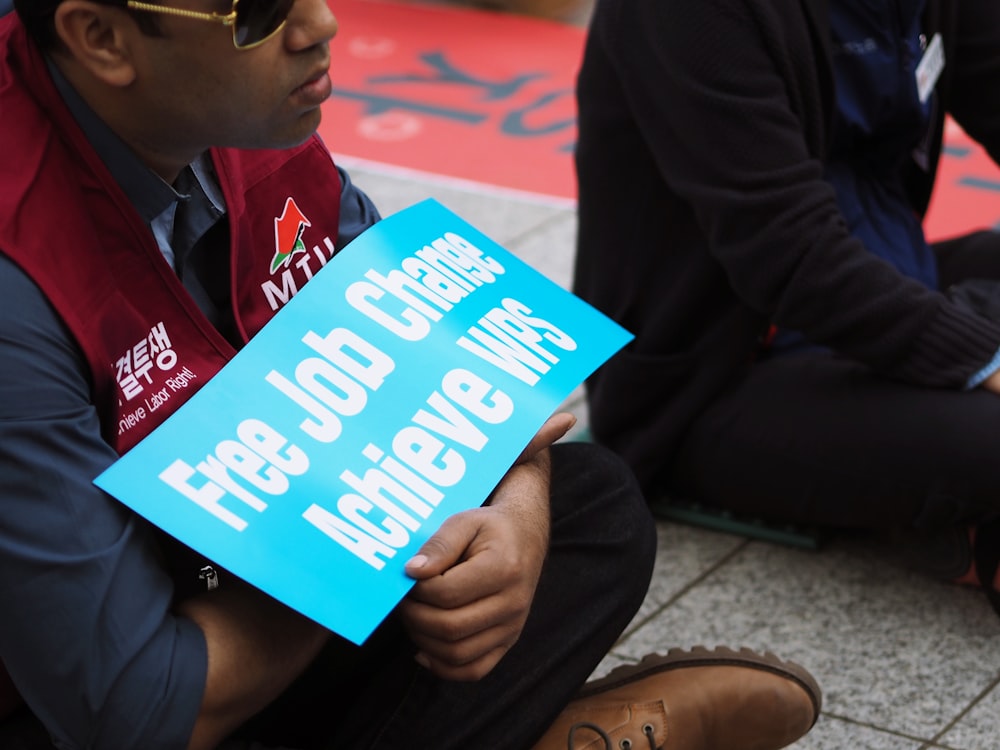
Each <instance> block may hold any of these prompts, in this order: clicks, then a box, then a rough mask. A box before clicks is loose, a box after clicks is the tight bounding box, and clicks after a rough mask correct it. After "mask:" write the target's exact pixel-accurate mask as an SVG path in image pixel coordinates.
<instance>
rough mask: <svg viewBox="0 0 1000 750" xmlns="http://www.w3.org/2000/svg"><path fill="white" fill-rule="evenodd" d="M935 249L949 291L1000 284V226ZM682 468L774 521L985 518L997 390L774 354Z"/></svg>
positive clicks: (704, 487)
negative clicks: (958, 387) (915, 382)
mask: <svg viewBox="0 0 1000 750" xmlns="http://www.w3.org/2000/svg"><path fill="white" fill-rule="evenodd" d="M935 250H936V252H937V254H938V265H939V275H940V281H941V286H942V288H943V289H946V288H949V287H952V286H953V285H959V286H961V285H963V284H966V285H967V284H968V283H969V280H971V279H988V280H997V279H1000V233H997V232H982V233H977V234H974V235H970V236H968V237H964V238H960V239H958V240H954V241H951V242H947V243H942V244H940V245H938V246H936V247H935ZM991 286H992V287H993V288H994V289H995V290H996V294H995V296H994V298H993V299H992V300H990V299H986V300H980V302H981V304H982V305H983V308H984V314H989V315H991V316H993V315H997V314H998V313H997V311H998V310H1000V283H998V284H992V285H991ZM998 343H1000V342H998ZM673 476H674V483H675V486H674V487H673V489H674V490H675V491H677V492H679V493H682V494H685V495H688V496H690V497H692V498H697V499H699V500H702V501H705V502H707V503H711V504H714V505H717V506H719V507H724V508H729V509H732V510H735V511H739V512H746V513H752V514H755V515H758V516H761V517H765V518H770V519H774V520H785V521H791V522H797V523H805V524H819V525H826V526H839V527H854V528H869V529H876V528H880V529H885V528H891V527H913V528H917V529H935V528H941V527H942V526H946V525H956V524H965V523H970V522H972V523H974V522H977V521H981V520H984V519H986V518H988V517H990V516H994V515H997V514H1000V396H997V395H995V394H992V393H988V392H986V391H984V390H982V389H976V390H973V391H967V392H959V391H946V390H937V389H930V388H918V387H914V386H909V385H905V384H902V383H899V382H894V381H891V380H887V379H885V378H880V377H878V376H876V375H874V374H872V373H871V372H870V371H869V370H868V369H867V368H866V367H864V366H861V365H858V364H855V363H853V362H851V361H849V360H846V359H844V358H842V357H838V356H837V355H834V354H832V353H829V352H825V351H812V352H806V353H798V354H788V355H784V356H779V357H775V358H771V359H764V360H762V361H760V362H759V363H757V364H755V365H753V366H752V367H751V368H750V370H749V373H748V374H747V376H746V377H745V378H744V379H743V380H742V381H741V382H739V383H737V384H736V385H735V386H734V387H733V388H732V389H731V390H729V391H728V392H726V393H723V394H722V395H721V396H720V397H719V398H718V399H717V400H716V401H715V402H714V403H713V404H712V405H711V406H710V407H709V408H708V409H707V410H706V411H705V412H704V413H703V414H702V415H701V416H700V418H699V419H698V420H697V421H696V423H695V424H694V425H693V427H692V429H691V430H690V431H689V433H688V435H687V436H686V438H685V441H684V444H683V446H682V449H681V451H680V453H679V455H678V457H677V460H676V462H675V464H674V467H673Z"/></svg>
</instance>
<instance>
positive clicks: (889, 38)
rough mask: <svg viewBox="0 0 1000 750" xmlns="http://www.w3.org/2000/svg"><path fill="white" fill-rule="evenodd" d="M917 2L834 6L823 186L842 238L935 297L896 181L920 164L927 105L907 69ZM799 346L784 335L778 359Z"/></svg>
mask: <svg viewBox="0 0 1000 750" xmlns="http://www.w3.org/2000/svg"><path fill="white" fill-rule="evenodd" d="M925 2H926V0H833V2H831V3H830V28H831V41H832V46H833V70H834V80H835V84H836V108H835V113H834V121H833V127H832V131H831V132H832V137H831V143H830V151H829V153H828V156H827V160H826V164H825V173H824V177H825V179H826V180H827V181H828V182H829V183H830V184H831V185H832V186H833V189H834V191H835V192H836V194H837V203H838V205H839V207H840V211H841V214H842V215H843V216H844V219H845V220H846V221H847V225H848V228H849V229H850V231H851V233H852V234H853V235H854V236H855V237H857V238H858V239H860V240H861V241H862V242H863V243H864V245H865V247H866V248H867V249H868V251H869V252H871V253H873V254H875V255H877V256H879V257H880V258H883V259H884V260H885V261H886V262H888V263H890V264H891V265H892V266H894V267H895V268H896V269H897V270H898V271H899V272H900V273H903V274H905V275H907V276H910V277H912V278H915V279H918V280H919V281H921V282H923V283H924V284H925V285H926V286H928V287H930V288H932V289H936V288H937V286H938V280H937V264H936V261H935V259H934V254H933V252H932V251H931V248H930V246H929V245H928V243H927V241H926V239H925V237H924V231H923V226H922V224H921V220H920V217H919V216H918V215H917V214H916V213H915V212H914V210H913V206H912V205H911V203H910V201H909V199H908V197H907V195H906V191H905V189H904V186H903V181H902V169H901V167H902V165H903V164H904V163H905V162H906V161H908V160H912V159H914V157H915V155H916V158H917V159H918V160H919V158H920V153H921V150H922V148H923V140H924V138H926V137H927V135H928V130H929V123H930V114H931V107H932V106H933V101H934V99H933V97H930V98H928V99H927V101H923V102H922V101H920V97H919V96H918V92H917V82H916V68H917V65H918V64H919V62H920V60H921V58H922V56H923V54H924V51H925V48H926V45H927V43H928V40H927V39H926V38H925V37H924V36H923V34H922V33H921V16H922V15H923V11H924V6H925ZM803 346H805V342H804V340H803V339H802V337H801V336H800V335H799V334H797V333H795V332H791V331H783V332H781V333H779V335H778V336H777V337H776V338H775V340H774V342H773V343H772V351H774V352H781V351H788V350H791V349H799V348H802V347H803Z"/></svg>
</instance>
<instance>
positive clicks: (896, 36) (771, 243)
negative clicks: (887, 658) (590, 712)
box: [574, 0, 1000, 592]
mask: <svg viewBox="0 0 1000 750" xmlns="http://www.w3.org/2000/svg"><path fill="white" fill-rule="evenodd" d="M998 83H1000V4H998V3H996V2H994V1H993V0H903V1H902V2H898V3H882V4H879V3H875V4H873V3H867V2H860V1H859V0H830V1H829V2H826V1H825V0H823V1H820V0H793V1H792V2H780V3H779V2H776V1H775V0H705V1H704V2H697V3H687V2H683V3H682V2H672V1H671V0H598V5H597V9H596V12H595V15H594V17H593V22H592V27H591V29H590V35H589V40H588V43H587V49H586V53H585V59H584V61H583V67H582V71H581V73H580V76H579V82H578V97H579V107H580V139H579V147H578V152H577V167H578V174H579V194H580V202H579V216H580V225H579V254H578V260H577V266H576V276H575V282H574V283H575V291H576V292H577V293H578V294H579V295H580V296H582V297H583V298H584V299H586V300H588V301H589V302H591V303H592V304H593V305H595V306H596V307H598V308H599V309H601V310H603V311H604V312H606V313H608V314H609V315H610V316H611V317H613V318H615V319H616V320H617V321H618V322H619V323H621V324H622V325H623V326H625V327H626V328H628V329H629V330H631V331H632V332H634V333H635V334H636V338H635V340H634V341H633V342H632V344H631V345H630V346H629V348H628V349H627V350H626V351H624V352H623V353H620V354H619V355H618V356H617V357H616V358H615V359H613V360H612V361H611V362H609V363H608V364H607V365H606V366H605V367H604V368H602V370H601V371H599V372H598V373H597V374H596V375H595V376H594V377H593V379H592V380H591V381H590V382H589V384H588V395H589V404H590V417H591V422H592V429H593V433H594V435H595V437H596V438H597V439H598V440H599V441H600V442H602V443H604V444H606V445H608V446H610V447H611V448H613V449H614V450H615V451H617V452H619V453H620V454H621V455H623V456H624V457H625V458H626V460H627V461H628V463H629V464H630V465H631V467H632V468H633V469H634V470H635V472H636V474H637V475H638V478H639V480H640V483H641V485H642V486H643V489H644V491H645V492H646V493H647V495H650V496H652V495H654V494H656V493H661V492H664V491H665V492H667V493H669V494H671V495H676V496H679V497H688V498H692V499H695V500H697V501H699V502H702V503H705V504H709V505H714V506H716V507H719V508H725V509H728V510H730V511H735V512H742V513H746V514H751V515H753V516H756V517H763V518H765V519H772V520H780V521H783V522H791V523H799V524H807V525H821V526H822V525H825V526H829V527H842V528H843V527H851V528H855V529H882V530H895V529H901V530H904V531H907V532H913V533H915V534H919V535H920V536H921V538H922V539H921V543H922V545H923V546H925V547H926V545H929V544H930V543H931V542H932V541H934V542H938V541H948V542H949V544H948V545H946V546H945V547H944V549H946V550H947V551H948V553H949V554H948V556H947V557H946V558H942V559H941V560H940V561H939V562H940V566H939V567H938V572H939V573H940V574H942V575H945V576H947V577H950V578H955V579H960V580H967V581H975V580H981V581H982V582H983V584H984V585H985V586H986V587H987V588H988V589H989V590H990V592H992V590H993V588H994V578H995V575H996V568H997V560H998V558H1000V536H998V532H997V531H995V530H994V529H993V525H994V522H995V520H996V518H997V516H998V512H1000V463H998V462H997V461H996V458H995V455H994V449H993V445H992V444H993V440H994V439H995V431H996V425H998V424H1000V398H998V397H997V393H998V392H1000V374H998V366H1000V358H998V350H1000V306H998V304H997V303H998V301H1000V296H998V289H1000V288H998V286H997V279H998V278H1000V234H998V233H997V232H994V231H980V232H973V233H971V234H968V235H966V236H963V237H959V238H955V239H953V240H951V241H948V242H942V243H938V244H933V245H932V244H929V243H928V242H927V240H926V239H925V236H924V232H923V228H922V226H921V217H922V214H923V212H924V210H925V209H926V207H927V205H928V199H929V196H930V191H931V186H932V183H933V181H934V176H935V169H936V166H937V163H938V158H939V156H940V153H941V143H942V133H943V130H944V123H945V115H946V114H950V115H952V116H953V117H954V119H955V120H956V121H957V122H958V123H959V124H960V125H961V126H962V127H964V128H965V130H966V131H967V132H968V134H969V135H970V136H971V137H972V138H974V139H975V140H977V141H978V142H979V143H981V144H982V145H983V146H984V147H985V148H986V150H987V151H988V153H989V154H990V155H991V156H992V158H993V160H994V161H997V160H1000V98H998V97H995V96H990V95H987V94H986V92H990V91H994V90H995V89H996V86H997V85H998ZM941 530H944V531H941ZM939 532H940V533H939ZM936 537H942V538H941V539H937V538H936ZM973 542H974V546H973ZM973 560H975V564H973ZM927 562H928V563H930V562H931V561H930V560H928V561H927Z"/></svg>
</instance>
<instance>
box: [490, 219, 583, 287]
mask: <svg viewBox="0 0 1000 750" xmlns="http://www.w3.org/2000/svg"><path fill="white" fill-rule="evenodd" d="M506 248H507V249H508V250H510V251H511V252H512V253H514V255H516V256H517V257H518V258H520V259H521V260H523V261H524V262H525V263H527V264H528V265H529V266H531V267H532V268H534V269H535V270H536V271H538V272H539V273H541V274H543V275H544V276H546V277H547V278H549V279H551V280H552V281H554V282H555V283H557V284H559V285H560V286H561V287H562V288H563V289H569V288H570V285H571V284H572V282H573V255H574V253H575V252H576V250H575V248H576V213H575V212H573V211H568V210H567V211H563V212H561V213H558V214H554V215H553V216H552V218H551V219H550V220H549V221H547V222H546V223H545V224H543V225H541V226H539V227H538V228H536V229H534V230H532V231H531V232H529V233H527V234H525V235H522V236H521V237H519V238H516V239H514V240H512V241H511V242H510V243H509V244H508V245H506Z"/></svg>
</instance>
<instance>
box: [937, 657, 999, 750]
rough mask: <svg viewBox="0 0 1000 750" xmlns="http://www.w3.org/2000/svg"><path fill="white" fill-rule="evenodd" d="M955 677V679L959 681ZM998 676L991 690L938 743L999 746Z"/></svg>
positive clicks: (967, 746)
mask: <svg viewBox="0 0 1000 750" xmlns="http://www.w3.org/2000/svg"><path fill="white" fill-rule="evenodd" d="M960 677H961V676H960V675H956V679H960ZM998 683H1000V675H998V676H997V680H996V681H995V682H994V685H993V688H992V689H991V690H990V691H989V692H987V693H986V694H985V695H984V696H983V697H982V698H981V699H980V700H979V701H977V702H976V703H975V704H974V705H973V706H972V708H971V709H970V710H969V712H968V713H967V714H966V715H965V716H962V717H961V718H960V719H959V720H958V721H957V722H956V723H955V726H954V727H952V728H951V729H949V730H948V731H947V732H945V733H944V735H942V737H941V739H940V742H941V743H942V744H943V745H947V746H948V747H956V748H963V750H964V749H965V748H969V750H973V749H978V748H995V747H998V746H1000V687H998V686H997V685H998Z"/></svg>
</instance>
